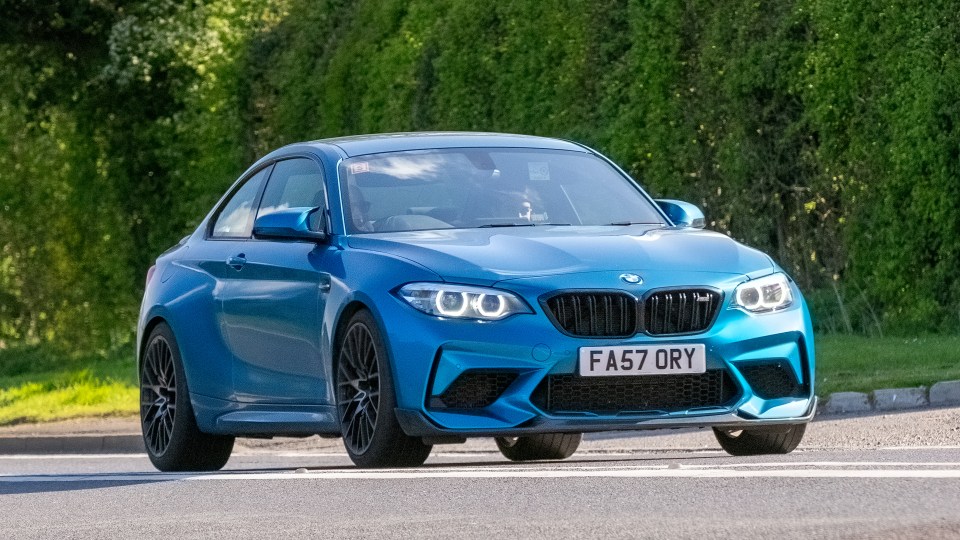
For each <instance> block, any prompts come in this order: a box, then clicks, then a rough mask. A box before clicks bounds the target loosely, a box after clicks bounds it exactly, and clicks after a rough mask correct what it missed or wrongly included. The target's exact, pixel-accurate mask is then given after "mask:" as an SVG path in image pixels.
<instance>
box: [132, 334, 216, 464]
mask: <svg viewBox="0 0 960 540" xmlns="http://www.w3.org/2000/svg"><path fill="white" fill-rule="evenodd" d="M140 425H141V427H142V429H143V443H144V446H145V447H146V450H147V456H149V458H150V461H151V462H153V465H154V466H155V467H156V468H157V469H159V470H161V471H215V470H218V469H220V468H222V467H223V466H224V465H226V463H227V460H228V459H230V453H231V452H232V451H233V442H234V437H232V436H228V435H210V434H207V433H203V432H202V431H200V428H199V427H197V419H196V417H195V416H194V414H193V407H192V406H191V404H190V392H189V391H188V390H187V377H186V374H185V373H184V370H183V358H182V357H181V356H180V348H179V346H178V345H177V340H176V338H175V337H174V335H173V330H171V329H170V327H169V326H167V325H166V324H164V323H161V324H158V325H157V326H156V327H155V328H154V329H153V331H152V332H150V335H149V337H148V338H147V345H146V347H144V350H143V357H142V359H141V365H140Z"/></svg>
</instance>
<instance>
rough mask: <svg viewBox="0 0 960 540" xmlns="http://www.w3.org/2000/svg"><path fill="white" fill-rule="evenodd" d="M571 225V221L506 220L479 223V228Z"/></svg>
mask: <svg viewBox="0 0 960 540" xmlns="http://www.w3.org/2000/svg"><path fill="white" fill-rule="evenodd" d="M569 225H570V224H569V223H510V222H505V223H485V224H483V225H479V226H478V227H477V228H478V229H489V228H491V227H547V226H550V227H561V226H569Z"/></svg>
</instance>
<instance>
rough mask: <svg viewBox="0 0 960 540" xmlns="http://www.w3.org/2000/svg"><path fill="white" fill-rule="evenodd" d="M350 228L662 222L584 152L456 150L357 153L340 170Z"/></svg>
mask: <svg viewBox="0 0 960 540" xmlns="http://www.w3.org/2000/svg"><path fill="white" fill-rule="evenodd" d="M340 182H341V193H342V194H343V198H344V204H343V206H344V211H345V212H346V221H347V230H348V232H350V233H368V232H395V231H416V230H430V229H450V228H475V227H520V226H534V225H610V224H625V223H653V224H663V223H664V221H663V218H662V217H661V215H660V213H659V212H658V211H657V210H656V209H655V208H654V207H653V205H652V204H651V203H650V202H649V201H648V200H647V199H646V198H645V197H644V196H643V195H642V194H641V192H640V190H639V188H638V187H637V186H636V185H634V184H633V182H631V181H630V180H629V179H628V178H625V177H624V176H623V175H621V174H620V173H619V172H617V171H616V169H614V168H613V167H611V166H610V165H609V164H608V163H606V162H605V161H604V160H602V159H599V158H597V157H596V156H593V155H590V154H586V153H583V152H572V151H563V150H537V149H504V148H456V149H444V150H418V151H412V152H397V153H392V154H376V155H368V156H359V157H355V158H352V159H349V160H346V161H344V162H343V164H342V165H341V170H340Z"/></svg>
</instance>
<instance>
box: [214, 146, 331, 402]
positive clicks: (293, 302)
mask: <svg viewBox="0 0 960 540" xmlns="http://www.w3.org/2000/svg"><path fill="white" fill-rule="evenodd" d="M297 207H323V208H326V189H325V186H324V179H323V173H322V172H321V169H320V167H319V165H318V164H317V163H316V162H315V161H313V160H312V159H310V158H305V157H295V158H290V159H285V160H282V161H279V162H277V163H276V164H275V165H274V168H273V172H272V173H271V175H270V178H269V180H268V181H267V186H266V188H265V190H264V192H263V196H262V197H261V202H260V206H259V210H258V212H257V217H258V218H259V217H262V216H264V215H267V214H269V213H271V212H274V211H277V210H282V209H285V208H297ZM320 215H321V216H322V215H323V213H322V212H321V213H320ZM332 249H333V248H331V247H329V246H328V245H327V244H323V243H321V244H318V243H316V242H309V241H289V240H272V239H271V240H267V239H256V238H255V239H254V240H253V241H251V242H247V243H246V245H244V246H243V249H242V251H239V252H238V253H235V254H233V257H234V259H233V260H234V262H235V263H236V264H235V266H234V271H235V275H234V276H233V279H231V280H229V281H227V282H225V283H226V286H225V290H224V291H223V308H222V309H223V323H224V325H225V326H226V328H227V334H228V336H229V343H230V348H231V350H232V352H233V356H234V358H235V364H234V369H233V384H234V391H235V396H236V399H237V400H239V401H245V402H257V403H275V404H284V403H288V404H294V403H295V404H322V403H326V402H327V401H328V399H327V396H326V393H327V390H326V380H325V375H324V370H323V369H322V365H323V364H322V355H321V350H320V332H321V319H322V313H323V306H324V303H325V300H326V293H327V290H329V286H330V274H329V273H328V272H326V271H325V269H324V267H325V265H326V264H328V262H329V261H330V260H331V256H330V253H331V250H332Z"/></svg>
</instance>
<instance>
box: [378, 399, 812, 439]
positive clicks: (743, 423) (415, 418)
mask: <svg viewBox="0 0 960 540" xmlns="http://www.w3.org/2000/svg"><path fill="white" fill-rule="evenodd" d="M395 411H396V414H397V420H398V421H399V423H400V427H401V428H402V429H403V431H404V433H406V434H407V435H410V436H411V437H441V436H456V437H512V436H519V435H529V434H535V433H565V432H566V433H591V432H601V431H631V430H641V429H644V430H645V429H671V428H682V427H700V428H706V427H718V428H760V427H773V426H782V425H792V424H806V423H808V422H810V421H811V420H813V417H814V415H815V414H816V411H817V397H816V396H814V397H813V398H811V399H810V405H809V407H808V409H807V412H806V413H805V414H804V415H803V416H797V417H792V418H771V419H757V418H744V417H742V416H740V415H738V414H736V413H722V414H716V415H709V414H704V415H703V416H694V417H687V418H650V419H644V420H639V421H638V420H636V419H630V420H623V421H612V422H597V421H596V420H595V419H584V418H563V419H558V418H556V417H540V418H535V419H533V420H531V421H530V422H528V423H527V424H525V425H523V426H521V427H514V428H509V429H502V430H497V431H486V430H469V429H444V428H440V427H438V426H436V425H435V424H434V423H433V422H431V421H430V420H429V419H428V418H427V417H426V416H425V415H424V414H423V413H421V412H420V411H417V410H410V409H395Z"/></svg>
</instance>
